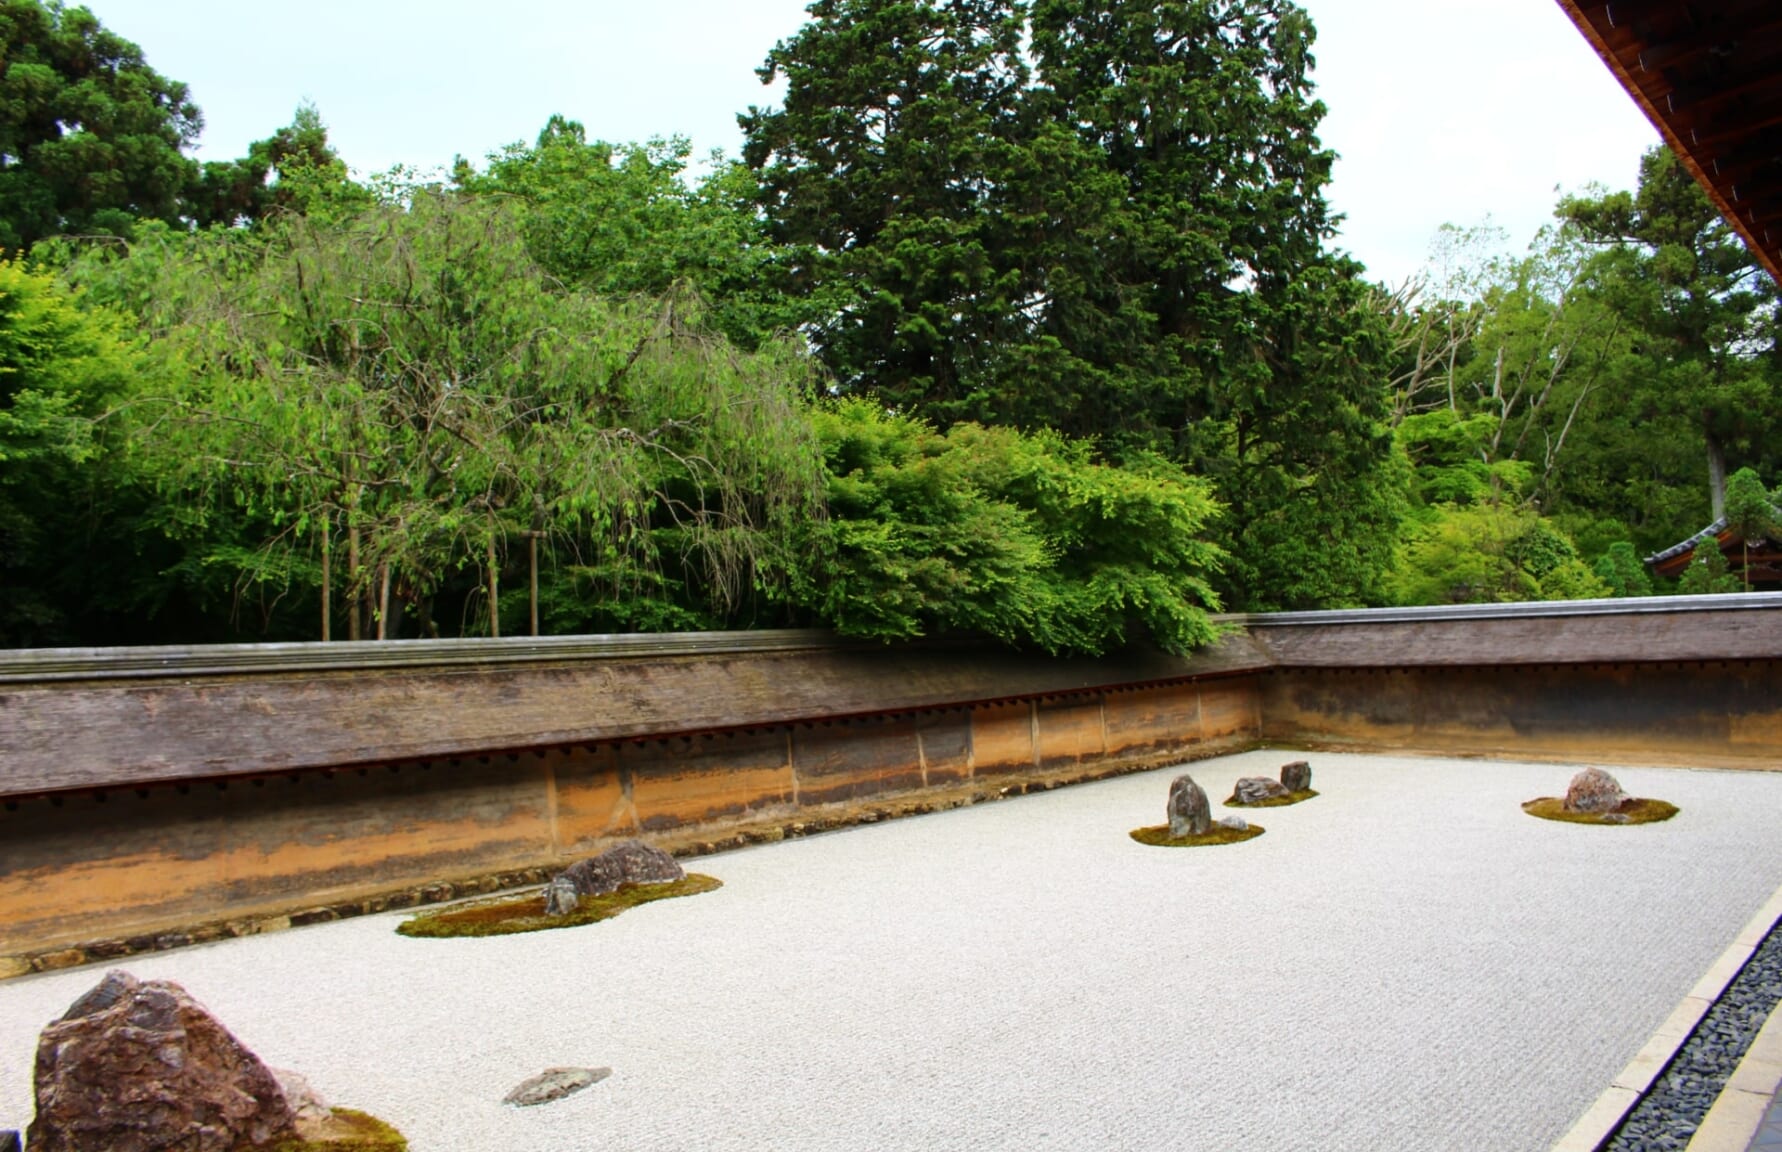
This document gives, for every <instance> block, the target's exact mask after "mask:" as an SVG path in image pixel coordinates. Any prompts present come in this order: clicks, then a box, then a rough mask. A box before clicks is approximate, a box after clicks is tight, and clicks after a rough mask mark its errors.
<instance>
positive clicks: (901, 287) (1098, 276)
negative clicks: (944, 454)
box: [742, 0, 1404, 608]
mask: <svg viewBox="0 0 1782 1152" xmlns="http://www.w3.org/2000/svg"><path fill="white" fill-rule="evenodd" d="M811 13H812V15H813V17H814V19H813V22H812V23H811V24H810V25H808V26H807V27H806V28H805V29H804V30H803V31H801V32H800V33H799V34H798V35H797V36H796V37H794V38H793V39H791V40H790V41H787V42H785V43H782V44H781V45H779V46H778V47H777V48H776V49H775V50H774V52H773V53H772V54H771V55H770V56H769V58H768V61H767V64H766V66H765V67H764V68H763V69H762V72H761V75H762V78H763V79H764V80H768V81H771V80H773V79H774V78H776V77H781V76H783V77H784V78H785V80H786V83H787V89H786V104H785V107H784V108H783V109H781V110H778V111H762V110H760V109H754V110H752V111H751V112H750V114H749V115H747V116H745V117H743V118H742V124H743V127H744V130H745V132H746V133H747V136H748V142H747V145H746V147H745V152H744V155H745V158H746V159H747V160H748V162H749V163H750V164H751V165H752V166H754V167H755V168H756V169H757V170H758V171H759V173H760V178H761V181H762V186H763V190H764V191H763V196H764V208H765V210H766V212H767V214H768V216H769V218H770V219H771V220H772V222H773V226H774V228H775V230H776V239H778V240H780V241H782V242H784V243H786V244H789V245H793V246H796V248H797V251H798V252H799V253H800V258H799V259H798V260H797V261H796V265H797V275H795V276H794V277H793V279H792V282H791V284H790V288H791V290H792V291H793V292H794V293H797V294H800V295H803V296H805V297H806V298H807V299H808V300H809V301H810V303H811V306H812V313H813V316H814V317H815V319H814V321H813V323H812V325H811V330H812V331H813V333H814V335H815V339H816V343H817V345H818V348H819V351H820V353H821V354H822V356H823V357H824V359H825V361H826V362H827V363H828V365H829V366H830V368H831V369H832V370H833V371H834V372H835V373H836V376H837V378H838V380H839V383H840V386H841V387H842V388H843V389H845V390H850V391H858V392H865V393H870V394H873V395H876V396H878V397H879V398H880V399H881V400H883V401H886V402H888V403H891V404H893V405H895V406H898V407H900V408H903V409H905V410H910V411H915V412H919V413H921V414H923V415H925V416H927V417H929V418H931V419H933V420H936V421H937V422H939V423H941V424H943V425H944V424H946V423H947V422H949V421H951V420H956V419H963V418H974V419H980V420H984V421H987V422H992V423H1004V424H1016V425H1019V426H1024V427H1036V426H1046V427H1052V428H1057V429H1060V430H1063V431H1066V432H1069V433H1071V434H1073V435H1079V436H1086V437H1091V438H1095V439H1097V440H1099V441H1100V443H1101V445H1102V450H1103V451H1104V452H1106V453H1107V454H1108V455H1110V456H1112V457H1114V458H1116V459H1118V458H1122V457H1123V456H1125V455H1126V454H1127V453H1130V452H1134V451H1162V452H1165V453H1167V454H1168V455H1170V456H1172V457H1173V458H1175V459H1177V460H1178V461H1181V462H1182V463H1185V464H1187V465H1189V466H1190V467H1191V468H1193V469H1195V470H1198V471H1202V472H1204V473H1206V474H1207V475H1210V476H1212V477H1213V478H1214V479H1215V480H1216V482H1217V483H1218V485H1219V496H1220V498H1221V499H1222V500H1223V501H1225V502H1226V504H1227V505H1228V506H1229V509H1230V511H1229V514H1228V515H1227V517H1226V520H1225V522H1224V529H1223V532H1224V537H1225V539H1224V543H1225V545H1226V547H1227V549H1228V550H1229V552H1230V554H1231V564H1230V567H1229V569H1228V572H1227V574H1226V578H1225V582H1224V585H1223V588H1222V591H1223V592H1224V593H1225V595H1226V597H1227V600H1228V602H1229V603H1231V604H1233V605H1234V606H1243V607H1257V608H1261V607H1298V606H1308V605H1312V604H1335V603H1358V602H1366V601H1370V600H1376V599H1378V598H1379V597H1380V596H1382V595H1383V594H1384V593H1383V589H1382V587H1381V585H1380V575H1381V573H1382V572H1383V570H1384V569H1385V567H1386V566H1387V564H1388V563H1389V557H1390V551H1391V537H1392V535H1393V533H1394V531H1395V530H1396V527H1397V522H1398V516H1399V510H1400V506H1401V504H1402V492H1403V487H1404V480H1403V475H1402V469H1401V468H1399V467H1397V466H1396V460H1395V457H1394V456H1393V452H1392V446H1391V441H1390V437H1389V435H1388V434H1387V432H1386V428H1385V420H1386V417H1387V416H1388V414H1389V411H1388V408H1389V406H1388V402H1387V401H1388V398H1387V395H1386V387H1385V380H1386V376H1387V372H1386V367H1387V366H1386V358H1387V356H1388V355H1389V354H1390V348H1389V343H1390V341H1389V334H1388V333H1387V332H1386V330H1385V327H1384V324H1383V321H1382V320H1381V319H1380V317H1379V310H1378V309H1377V308H1375V307H1373V306H1372V304H1373V301H1372V299H1371V297H1370V294H1369V290H1368V289H1367V288H1366V287H1365V286H1364V285H1363V284H1362V283H1361V281H1360V271H1361V270H1360V268H1359V266H1358V265H1356V264H1355V263H1354V262H1352V261H1349V260H1347V259H1345V258H1342V257H1338V256H1333V255H1331V254H1329V253H1327V252H1326V251H1325V247H1324V245H1325V242H1326V240H1327V239H1328V238H1329V236H1330V234H1331V226H1332V221H1331V217H1330V215H1329V212H1328V209H1327V207H1326V205H1325V203H1324V199H1323V189H1324V185H1325V184H1326V183H1327V182H1328V180H1329V176H1330V167H1331V162H1332V154H1331V153H1330V152H1328V151H1327V150H1325V149H1323V148H1322V146H1321V145H1320V143H1319V141H1318V139H1317V136H1316V134H1315V133H1316V128H1317V125H1318V122H1319V120H1320V118H1321V117H1322V115H1323V111H1324V109H1323V105H1322V104H1320V103H1319V102H1318V101H1316V100H1315V99H1313V97H1312V95H1311V83H1310V80H1309V77H1308V71H1309V68H1310V66H1311V56H1310V46H1311V42H1312V37H1313V32H1312V27H1311V23H1310V21H1309V20H1308V19H1307V18H1306V16H1305V14H1304V13H1303V12H1302V11H1301V10H1300V9H1299V8H1298V7H1297V6H1295V5H1293V4H1291V3H1287V2H1285V0H1176V2H1171V3H1163V4H1155V3H1144V4H1141V3H1137V2H1127V0H1116V2H1114V3H1106V2H1098V3H1089V2H1087V0H1038V2H1037V3H1035V4H1034V5H1033V6H1032V9H1031V13H1030V11H1029V8H1028V6H1027V5H1026V4H1024V3H1020V2H1018V0H1004V2H997V0H821V2H819V3H817V4H815V5H813V6H812V8H811ZM1030 16H1031V18H1030ZM1024 38H1025V39H1026V42H1027V43H1028V44H1029V45H1030V55H1031V59H1032V61H1033V65H1032V69H1033V71H1032V75H1029V66H1028V63H1027V56H1026V55H1024V54H1023V52H1022V51H1021V45H1022V44H1023V42H1024Z"/></svg>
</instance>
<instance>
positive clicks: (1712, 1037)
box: [1608, 929, 1782, 1152]
mask: <svg viewBox="0 0 1782 1152" xmlns="http://www.w3.org/2000/svg"><path fill="white" fill-rule="evenodd" d="M1778 1002H1782V931H1779V930H1776V929H1772V930H1771V931H1770V934H1769V936H1768V937H1766V938H1765V940H1764V942H1763V943H1762V944H1760V945H1759V946H1758V948H1757V951H1755V952H1754V953H1752V955H1751V959H1750V960H1748V961H1746V962H1745V967H1744V968H1743V969H1742V970H1741V971H1740V972H1739V974H1738V976H1736V977H1734V978H1733V981H1732V983H1731V984H1729V985H1727V988H1726V991H1725V992H1723V993H1722V994H1721V996H1720V999H1719V1000H1718V1001H1717V1002H1716V1003H1715V1004H1714V1006H1713V1007H1712V1008H1710V1009H1708V1012H1707V1015H1705V1016H1703V1017H1702V1020H1701V1023H1699V1024H1697V1025H1696V1026H1695V1031H1694V1032H1692V1033H1690V1036H1689V1039H1688V1040H1687V1041H1685V1042H1684V1044H1683V1047H1682V1048H1681V1049H1679V1050H1678V1052H1677V1055H1676V1057H1675V1058H1674V1059H1673V1060H1672V1061H1671V1066H1670V1067H1669V1068H1668V1069H1666V1071H1665V1074H1664V1075H1663V1076H1661V1077H1659V1078H1658V1081H1657V1082H1656V1083H1655V1084H1653V1085H1652V1088H1651V1090H1650V1091H1648V1092H1647V1093H1646V1095H1645V1096H1643V1097H1641V1099H1640V1102H1639V1103H1638V1104H1637V1105H1635V1106H1634V1109H1633V1111H1631V1112H1629V1113H1628V1114H1627V1118H1626V1119H1625V1120H1623V1121H1622V1122H1621V1127H1619V1128H1617V1129H1616V1130H1615V1134H1614V1136H1613V1137H1612V1138H1611V1139H1610V1141H1609V1144H1608V1149H1609V1152H1670V1150H1671V1149H1682V1148H1684V1147H1685V1146H1687V1145H1688V1143H1689V1140H1690V1137H1691V1136H1693V1135H1694V1134H1695V1130H1696V1129H1697V1128H1699V1127H1700V1126H1701V1122H1702V1118H1703V1117H1704V1116H1706V1115H1707V1114H1708V1109H1710V1108H1712V1107H1713V1106H1714V1101H1715V1099H1716V1098H1717V1097H1719V1095H1720V1092H1721V1090H1722V1089H1723V1088H1725V1087H1726V1082H1727V1081H1728V1080H1729V1079H1731V1077H1732V1074H1733V1071H1734V1069H1736V1068H1737V1067H1738V1066H1739V1061H1740V1060H1741V1059H1743V1058H1744V1055H1745V1051H1746V1049H1748V1048H1750V1047H1751V1042H1752V1041H1753V1040H1755V1039H1756V1038H1757V1033H1758V1030H1759V1029H1761V1028H1762V1027H1763V1025H1764V1021H1765V1020H1767V1019H1768V1018H1769V1016H1770V1013H1771V1012H1773V1011H1774V1010H1775V1009H1776V1006H1777V1004H1778Z"/></svg>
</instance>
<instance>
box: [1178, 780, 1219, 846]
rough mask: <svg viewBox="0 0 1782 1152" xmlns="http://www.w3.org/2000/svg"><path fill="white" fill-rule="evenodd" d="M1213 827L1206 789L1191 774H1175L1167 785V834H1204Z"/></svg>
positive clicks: (1181, 835) (1180, 835)
mask: <svg viewBox="0 0 1782 1152" xmlns="http://www.w3.org/2000/svg"><path fill="white" fill-rule="evenodd" d="M1212 828H1213V813H1212V808H1211V807H1210V806H1209V805H1208V803H1207V794H1206V790H1205V789H1203V788H1201V786H1200V785H1199V784H1196V783H1195V782H1194V777H1192V776H1177V777H1176V778H1175V781H1174V783H1172V784H1170V786H1169V834H1170V835H1171V836H1175V837H1178V838H1180V837H1183V836H1204V835H1206V834H1207V833H1208V832H1210V831H1212Z"/></svg>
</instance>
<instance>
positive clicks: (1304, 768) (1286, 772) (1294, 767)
mask: <svg viewBox="0 0 1782 1152" xmlns="http://www.w3.org/2000/svg"><path fill="white" fill-rule="evenodd" d="M1311 786H1312V766H1311V764H1310V763H1308V762H1307V761H1305V760H1295V761H1294V762H1293V763H1291V764H1283V765H1281V787H1283V788H1285V789H1287V791H1289V792H1304V791H1306V790H1308V789H1309V788H1311Z"/></svg>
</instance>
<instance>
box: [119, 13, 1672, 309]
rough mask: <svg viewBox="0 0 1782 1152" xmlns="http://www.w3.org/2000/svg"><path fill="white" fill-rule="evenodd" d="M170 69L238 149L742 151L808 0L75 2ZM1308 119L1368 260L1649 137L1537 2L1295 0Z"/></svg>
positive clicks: (1523, 214) (1409, 266) (1567, 26)
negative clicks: (1320, 114) (1304, 56)
mask: <svg viewBox="0 0 1782 1152" xmlns="http://www.w3.org/2000/svg"><path fill="white" fill-rule="evenodd" d="M85 2H86V3H87V5H88V7H90V8H92V9H93V11H94V12H95V13H97V15H98V16H99V19H100V20H101V21H102V22H103V23H104V24H105V25H106V26H107V27H109V28H112V29H114V30H115V31H117V32H119V33H120V34H122V35H124V36H127V37H129V38H130V39H132V40H134V41H136V42H137V43H138V44H140V45H141V46H142V48H143V50H144V52H145V53H146V55H147V57H148V61H149V63H150V65H152V66H153V67H154V68H155V69H157V70H158V71H160V72H161V73H162V74H163V75H166V76H170V77H172V78H174V79H177V80H183V81H185V82H186V83H187V84H188V85H190V86H191V88H192V92H193V95H194V97H195V99H196V100H197V102H198V103H199V105H200V106H202V107H203V109H204V114H205V122H206V128H205V133H204V138H203V141H202V146H201V148H200V155H201V156H203V157H205V158H209V159H218V158H227V157H231V156H238V155H241V154H242V153H243V152H244V151H245V149H246V146H247V144H248V142H249V141H251V140H255V139H258V138H262V137H265V136H268V135H270V134H271V133H272V132H273V131H274V130H275V129H277V128H278V127H280V126H282V125H284V124H287V123H289V122H290V119H291V115H292V113H293V111H294V110H295V109H296V107H297V105H298V104H299V103H300V102H301V101H303V100H311V101H313V102H314V103H315V104H316V105H317V107H318V108H319V109H320V110H321V113H322V117H323V119H324V120H325V121H326V122H327V123H328V126H329V131H330V136H331V138H332V139H333V141H334V143H335V145H336V147H338V148H339V150H340V152H341V154H342V156H344V157H345V159H346V161H347V162H348V163H349V164H351V165H353V166H354V167H355V168H358V169H361V170H364V171H377V170H381V169H384V168H388V167H390V166H391V165H393V164H398V163H400V164H409V165H415V166H419V167H423V168H431V167H440V166H444V165H447V164H449V163H450V162H451V160H452V157H453V156H454V155H456V154H459V153H462V154H464V155H466V156H470V157H474V158H479V159H480V158H481V157H482V156H483V155H485V154H486V153H488V152H490V151H491V150H493V149H495V148H497V147H499V146H500V145H502V144H506V143H509V142H512V141H515V140H522V139H525V140H530V139H531V138H532V137H534V136H536V135H537V133H538V129H539V128H540V127H541V126H542V125H543V124H544V121H545V119H546V118H547V117H548V116H549V115H550V114H551V113H553V112H561V113H563V114H564V115H566V116H569V117H572V118H574V119H577V120H580V121H582V122H583V123H584V124H586V125H587V127H588V131H589V133H590V135H592V136H595V137H599V138H602V139H607V140H614V141H623V140H642V139H646V138H648V137H650V136H665V135H672V134H677V133H678V134H681V135H686V136H690V137H691V138H692V140H693V144H694V148H695V151H696V152H699V153H703V152H705V151H706V150H708V149H711V148H723V149H725V150H726V151H728V152H731V153H735V152H736V151H737V150H738V148H739V146H740V139H741V138H740V135H739V133H738V131H737V128H736V119H735V117H736V113H738V112H740V111H742V110H743V109H745V108H747V107H748V105H750V104H751V103H757V104H759V103H771V102H772V97H773V95H774V94H773V93H772V92H771V91H770V90H768V89H765V88H763V87H762V85H761V84H760V81H759V80H758V79H757V77H756V76H755V72H754V69H755V68H756V67H758V66H759V65H760V63H761V61H762V59H763V58H764V57H765V56H766V54H767V51H768V49H770V48H771V47H772V46H773V44H774V43H775V42H776V41H777V40H780V39H782V38H784V37H786V36H789V35H791V34H792V33H793V32H795V31H796V30H797V29H798V28H799V26H800V25H801V24H802V23H803V22H804V4H805V3H806V2H807V0H653V2H643V3H639V2H636V0H511V2H509V3H507V4H505V5H502V4H496V5H491V4H489V3H487V2H486V0H480V2H478V3H474V4H473V3H468V2H465V0H355V2H349V0H308V2H307V3H303V4H290V3H281V4H270V3H242V2H241V0H85ZM1303 2H1304V3H1305V6H1306V7H1307V9H1309V10H1310V12H1311V14H1312V17H1313V19H1314V21H1315V22H1316V24H1317V26H1318V31H1319V37H1318V46H1317V51H1316V55H1317V60H1318V69H1317V78H1318V82H1319V88H1320V94H1321V95H1322V97H1323V99H1324V101H1325V103H1326V104H1327V105H1329V108H1330V112H1329V115H1328V117H1327V119H1326V120H1325V122H1324V131H1323V133H1322V135H1323V137H1324V141H1325V143H1326V144H1327V145H1329V146H1330V147H1332V148H1335V149H1336V150H1337V152H1338V153H1340V154H1341V160H1340V161H1339V162H1338V164H1337V169H1336V180H1335V183H1334V184H1333V186H1332V188H1331V200H1332V202H1333V203H1334V205H1335V207H1336V209H1337V210H1338V211H1340V212H1342V213H1344V214H1345V215H1346V216H1347V218H1348V219H1347V221H1346V223H1345V224H1344V226H1343V236H1342V239H1341V244H1342V245H1343V246H1344V247H1346V248H1348V249H1349V250H1350V251H1351V252H1353V253H1355V255H1357V256H1358V257H1360V258H1361V260H1362V261H1363V262H1364V263H1366V264H1367V266H1368V268H1369V270H1370V272H1371V273H1372V274H1373V275H1374V276H1375V277H1377V278H1379V279H1383V280H1388V281H1394V282H1396V281H1398V280H1400V279H1402V278H1404V277H1406V276H1408V275H1410V274H1412V273H1414V272H1415V271H1416V270H1417V269H1418V268H1419V267H1420V266H1421V265H1422V264H1423V262H1424V259H1425V256H1426V254H1427V252H1428V248H1429V242H1430V239H1431V237H1432V236H1433V235H1434V233H1435V230H1436V229H1437V228H1438V227H1439V226H1440V225H1441V224H1442V223H1443V222H1445V221H1448V222H1454V223H1459V224H1476V223H1479V222H1480V221H1481V220H1483V219H1484V218H1485V217H1486V216H1488V215H1489V216H1490V217H1491V218H1492V219H1493V220H1494V221H1495V222H1496V223H1497V224H1498V225H1500V226H1501V227H1503V228H1504V229H1506V230H1507V231H1508V233H1509V234H1510V236H1511V238H1512V240H1513V242H1514V245H1515V246H1517V247H1520V246H1521V245H1523V244H1525V243H1526V242H1527V241H1528V240H1529V239H1530V238H1531V237H1532V236H1533V234H1534V232H1535V230H1536V229H1537V228H1538V227H1539V226H1540V225H1541V224H1542V223H1543V222H1544V221H1545V220H1546V219H1547V218H1548V217H1549V215H1550V213H1551V211H1552V207H1553V203H1554V201H1555V199H1556V192H1555V189H1556V188H1565V189H1568V190H1570V189H1575V188H1578V187H1580V186H1582V185H1584V184H1585V183H1587V182H1591V181H1598V182H1601V183H1604V184H1608V185H1611V186H1614V187H1631V186H1632V185H1633V182H1634V179H1635V176H1636V173H1637V172H1638V163H1639V156H1640V153H1641V152H1642V151H1643V150H1644V149H1646V148H1647V147H1649V146H1651V145H1652V144H1653V143H1656V142H1657V139H1658V136H1657V133H1656V132H1655V131H1654V130H1653V129H1652V128H1651V126H1650V125H1649V124H1648V123H1647V122H1646V120H1645V119H1644V118H1643V117H1642V116H1641V115H1640V113H1639V112H1638V111H1637V110H1636V109H1635V107H1634V106H1633V103H1632V102H1631V101H1630V100H1628V98H1627V97H1626V95H1625V94H1624V93H1623V92H1622V90H1621V88H1620V87H1619V85H1617V84H1616V83H1615V81H1614V79H1613V78H1612V77H1611V76H1610V75H1609V73H1608V71H1607V69H1605V68H1604V67H1603V66H1602V64H1601V63H1600V62H1599V61H1598V60H1597V58H1596V57H1595V55H1594V54H1592V52H1591V51H1590V49H1589V48H1588V46H1587V45H1586V44H1585V42H1584V40H1583V38H1582V37H1580V36H1579V35H1578V33H1577V31H1576V30H1575V29H1574V28H1573V27H1572V25H1571V23H1570V22H1569V21H1568V20H1567V19H1566V18H1565V16H1564V15H1563V14H1562V13H1561V11H1560V9H1559V6H1558V5H1557V4H1556V3H1554V0H1303Z"/></svg>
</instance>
